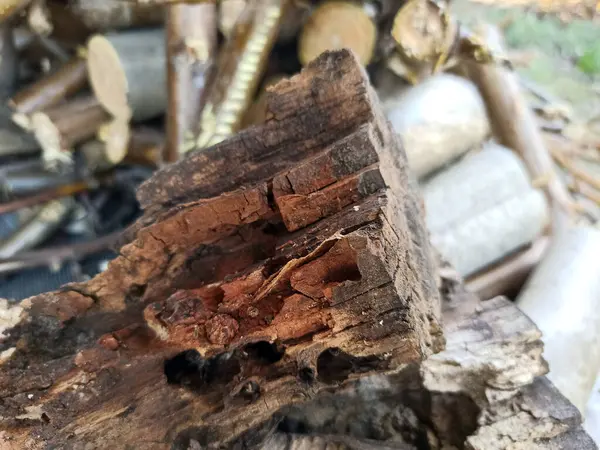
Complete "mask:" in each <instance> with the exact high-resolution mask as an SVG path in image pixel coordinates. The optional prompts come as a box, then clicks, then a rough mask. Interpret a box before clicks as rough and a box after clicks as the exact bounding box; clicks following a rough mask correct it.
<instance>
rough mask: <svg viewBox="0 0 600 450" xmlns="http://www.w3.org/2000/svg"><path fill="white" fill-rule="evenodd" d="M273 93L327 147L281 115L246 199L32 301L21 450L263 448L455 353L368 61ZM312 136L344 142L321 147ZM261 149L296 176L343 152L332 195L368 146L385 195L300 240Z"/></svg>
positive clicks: (319, 222) (253, 155) (16, 418)
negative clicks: (387, 380)
mask: <svg viewBox="0 0 600 450" xmlns="http://www.w3.org/2000/svg"><path fill="white" fill-rule="evenodd" d="M327 79H330V80H331V79H335V80H336V83H335V86H332V83H330V82H327V81H325V82H323V81H324V80H327ZM271 94H272V95H271V97H270V100H269V105H270V111H271V112H274V111H277V112H278V113H279V114H281V115H282V116H283V117H291V116H293V115H296V114H298V113H299V112H300V113H304V114H307V116H308V117H315V116H317V117H321V118H323V119H325V120H324V124H323V125H324V128H323V129H322V131H321V133H322V135H321V136H320V137H319V134H318V133H315V129H314V123H313V122H310V121H309V122H305V123H304V124H302V122H297V123H298V125H299V126H298V127H296V128H291V127H285V128H280V126H277V127H276V126H275V122H276V121H277V120H278V118H277V117H272V118H270V119H269V120H268V121H267V123H266V124H265V125H263V126H261V127H255V128H252V129H249V130H247V131H246V132H245V133H246V134H245V135H244V138H245V141H244V142H245V145H246V148H245V150H246V152H247V153H246V154H247V155H248V158H247V159H246V160H245V161H243V160H239V161H238V163H239V164H240V165H243V167H241V168H240V169H241V170H242V171H243V172H244V173H246V176H247V177H248V178H247V181H246V184H245V186H244V187H243V188H234V189H233V190H226V191H222V192H216V193H215V195H214V196H212V197H210V198H198V197H196V199H195V200H183V201H181V202H178V203H176V204H173V205H172V207H170V208H168V209H167V208H165V209H163V210H162V211H158V212H156V211H153V212H150V211H146V213H145V216H144V217H142V219H141V220H140V222H139V223H138V227H136V228H135V229H134V230H133V233H132V234H131V236H130V237H131V238H132V241H131V242H130V243H129V244H127V245H125V246H123V247H121V249H120V252H119V254H120V256H118V257H117V258H116V259H115V260H114V261H112V262H111V263H110V264H109V267H108V268H107V270H106V271H104V272H102V273H101V274H100V275H98V276H97V277H95V278H94V279H92V280H90V281H88V282H85V283H78V284H71V285H68V286H65V287H64V288H63V289H62V290H60V291H57V292H54V293H47V294H42V295H41V296H38V297H34V298H31V299H28V300H26V301H25V307H26V309H27V311H26V312H24V313H23V316H22V317H23V320H22V322H20V323H19V324H18V325H16V326H15V327H13V328H12V329H11V330H9V331H7V332H6V333H7V335H8V338H7V339H5V340H4V342H2V343H1V344H0V351H6V350H9V352H8V353H5V355H6V354H9V355H10V356H9V359H8V360H7V361H6V362H5V363H3V364H1V365H0V397H1V398H2V399H3V402H2V403H1V404H0V415H1V416H2V418H3V419H2V422H0V430H1V432H2V433H3V436H6V437H7V438H9V439H10V441H7V442H8V443H9V444H10V445H11V446H12V447H13V448H23V446H25V447H26V446H34V447H35V446H46V445H47V446H53V445H61V444H60V443H64V442H66V440H67V439H68V442H69V445H72V446H74V447H78V446H90V447H93V448H98V449H103V448H115V446H117V447H119V448H128V447H131V446H133V447H135V448H154V449H168V448H180V447H181V448H188V447H189V446H190V445H196V444H191V440H194V441H197V442H198V445H203V446H206V447H208V448H215V447H225V448H228V447H230V446H232V445H234V443H236V444H237V445H240V446H241V447H246V448H248V447H252V446H255V447H259V448H260V444H261V442H262V441H263V440H264V437H265V433H264V427H263V426H262V425H264V424H268V423H270V422H271V415H272V413H273V412H275V411H277V410H278V409H279V408H280V407H282V406H284V405H290V404H293V403H297V402H300V401H303V400H305V399H307V398H309V397H310V396H312V395H314V394H315V393H317V392H319V391H323V390H335V389H336V388H337V387H338V386H339V385H343V384H344V383H348V382H351V380H353V379H356V378H361V377H364V376H366V375H368V374H370V373H388V372H395V371H397V370H399V369H401V368H402V367H405V365H406V364H408V363H412V362H420V361H421V360H422V359H423V358H425V357H427V356H429V355H431V354H432V353H435V352H437V351H439V350H441V349H442V347H443V337H442V336H441V328H440V324H439V315H440V304H439V294H438V292H437V289H436V286H435V280H434V260H433V257H432V252H431V249H430V248H429V244H428V241H427V232H426V230H425V225H424V219H423V215H422V211H421V209H420V206H419V201H418V199H417V197H416V194H415V191H414V188H413V186H412V184H411V183H410V182H409V176H408V173H407V165H406V157H405V155H404V153H403V151H402V149H401V147H400V145H399V141H397V140H396V138H395V136H394V134H393V133H392V132H391V130H390V128H389V125H388V124H387V122H386V121H385V119H384V118H383V116H382V114H381V111H379V107H378V105H377V100H376V97H375V94H374V92H373V91H372V90H371V88H370V86H369V83H368V79H367V75H366V73H365V72H364V70H363V69H362V67H361V65H360V63H359V62H358V61H357V60H356V59H355V57H354V56H353V55H352V53H350V52H349V51H346V50H343V51H339V52H333V53H325V54H323V55H322V56H321V57H319V58H317V59H316V60H315V61H314V62H313V63H311V64H310V65H309V66H308V67H307V68H306V69H305V70H304V71H303V72H302V73H301V74H299V75H297V76H296V77H294V78H292V79H291V80H289V81H286V82H284V83H279V84H278V85H277V86H276V87H275V88H274V90H273V91H272V93H271ZM338 101H341V102H342V103H343V104H345V105H348V108H349V109H350V111H346V112H344V111H343V110H342V109H340V108H339V103H338ZM299 117H300V118H303V116H299ZM349 118H352V120H349ZM296 120H297V119H296ZM329 125H330V126H329ZM275 132H277V133H276V135H275V136H273V135H270V134H269V133H275ZM309 133H310V135H311V136H317V139H319V141H318V142H320V143H324V142H328V141H329V144H328V145H326V146H325V147H321V148H320V149H313V148H312V147H311V146H310V145H307V143H306V142H304V135H307V134H309ZM262 139H270V140H271V142H272V143H275V141H276V140H278V139H281V140H282V141H283V142H285V143H286V144H285V145H284V146H280V148H279V154H280V156H282V157H283V156H284V155H287V154H288V152H292V156H295V157H296V158H297V163H296V164H295V165H293V167H292V166H290V167H287V168H286V169H285V171H286V172H289V171H290V170H291V169H293V168H294V167H296V166H298V167H299V166H300V165H301V164H309V163H310V160H311V159H312V158H313V157H314V156H320V157H323V158H326V159H327V158H329V157H331V155H332V150H334V149H336V148H338V147H339V145H341V144H339V142H340V141H345V145H346V148H347V152H348V153H347V154H348V161H346V163H345V164H342V163H344V161H339V160H332V161H331V164H330V167H331V169H332V170H331V171H330V172H329V174H328V176H330V177H337V178H338V180H339V181H337V182H335V183H334V184H336V183H342V182H343V181H344V180H346V179H347V178H352V177H353V176H354V175H355V174H356V173H361V170H360V169H352V167H350V166H351V162H352V161H353V160H354V157H355V156H356V155H358V156H360V155H361V154H362V153H363V152H367V150H366V149H368V153H369V154H374V155H375V156H376V162H375V163H374V164H373V166H374V167H375V166H376V167H378V170H379V175H380V178H381V179H383V180H384V184H383V185H382V187H381V188H380V189H378V190H376V192H374V193H373V194H371V195H368V196H366V197H360V198H358V199H357V200H356V201H355V202H354V203H352V204H349V205H347V206H344V205H343V204H336V199H335V198H330V200H331V202H330V203H328V205H329V207H330V210H329V212H328V214H329V215H328V216H327V217H323V218H315V219H314V221H312V223H310V224H309V225H307V226H305V227H304V228H301V229H298V230H296V231H290V230H288V229H287V228H286V226H285V221H284V219H283V216H284V215H285V214H286V213H285V212H280V211H279V210H278V209H277V207H276V205H275V203H274V200H269V199H274V198H275V193H274V192H273V189H274V188H273V187H272V186H273V185H274V178H275V177H276V176H278V175H282V171H281V170H278V169H277V168H274V167H271V168H270V169H268V170H269V171H270V172H268V173H267V172H265V171H255V172H253V173H252V172H251V171H249V170H248V169H249V168H250V167H254V166H256V165H257V164H258V163H259V162H260V161H262V159H263V158H264V152H265V148H266V147H265V145H263V144H264V142H261V140H262ZM239 142H240V141H239V137H233V138H231V139H229V140H226V141H224V142H222V143H221V144H220V146H219V147H217V148H211V149H208V150H207V151H206V152H202V155H204V156H205V157H209V158H211V160H212V161H213V164H207V165H205V166H204V167H203V168H202V169H201V170H200V171H198V172H197V173H196V177H199V179H201V180H205V179H206V176H208V175H210V174H212V173H213V171H214V170H215V169H217V167H218V165H219V164H220V159H221V158H222V157H223V156H224V155H227V159H229V160H230V161H231V154H232V153H233V152H234V150H235V149H238V151H239ZM314 144H315V142H314V141H313V145H314ZM219 148H220V149H221V150H222V152H221V151H219ZM225 148H226V149H227V151H223V149H225ZM373 152H374V153H373ZM198 154H200V153H198ZM328 155H329V156H328ZM194 156H195V155H190V157H189V158H188V161H189V160H192V159H193V157H194ZM283 159H284V160H286V158H283ZM290 159H291V157H289V158H287V161H289V160H290ZM363 159H364V158H363ZM185 163H186V161H180V162H178V163H175V164H173V165H170V166H168V168H166V169H164V171H168V172H170V171H172V170H173V168H174V167H186V166H187V164H185ZM279 169H281V166H280V168H279ZM336 169H338V170H336ZM164 171H163V172H159V175H157V176H156V178H154V179H153V180H152V182H151V183H150V184H152V183H156V182H157V180H160V178H161V177H163V176H165V172H164ZM170 173H172V172H170ZM221 175H222V177H223V178H224V179H225V181H226V182H227V183H229V182H230V179H229V176H228V174H226V173H225V172H222V174H221ZM322 182H323V181H322V180H318V179H316V180H315V182H314V183H312V185H311V187H310V189H309V188H306V189H305V191H303V192H306V193H307V194H314V193H318V192H320V191H323V188H322V187H321V186H322ZM187 185H188V192H187V193H189V192H192V191H194V188H195V186H191V185H190V184H189V183H187ZM223 185H224V183H223V182H221V183H220V184H219V185H218V186H220V187H222V186H223ZM212 188H213V189H216V187H215V186H212ZM291 188H292V189H295V188H294V185H292V186H291ZM294 192H299V191H294ZM340 192H345V191H344V190H343V189H340ZM296 195H302V194H296ZM184 197H185V196H184ZM149 217H152V222H151V223H148V222H147V219H148V218H149ZM307 223H308V222H307ZM34 330H35V331H34ZM32 331H33V332H32ZM17 342H19V345H18V346H17ZM17 347H18V348H17ZM25 367H26V369H25ZM83 380H89V381H83ZM75 386H77V392H75V391H74V390H73V389H75ZM31 395H33V398H32V397H31ZM157 405H160V409H161V414H158V415H157V414H156V407H157ZM28 414H30V415H28ZM25 415H28V416H27V417H31V418H30V419H27V418H25V419H21V418H23V417H25ZM4 418H6V419H4ZM46 418H47V419H49V421H48V420H47V419H46ZM58 421H60V424H61V425H60V426H56V425H57V423H58ZM255 427H258V429H257V430H255V429H254V428H255ZM15 446H16V447H15ZM9 448H10V447H9Z"/></svg>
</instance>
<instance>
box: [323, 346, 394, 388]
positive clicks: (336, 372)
mask: <svg viewBox="0 0 600 450" xmlns="http://www.w3.org/2000/svg"><path fill="white" fill-rule="evenodd" d="M385 365H386V363H385V361H383V360H380V359H379V358H377V357H374V356H373V357H360V358H357V357H356V356H352V355H349V354H347V353H345V352H343V351H341V350H340V349H338V348H331V349H327V350H324V351H323V352H321V354H320V355H319V357H318V358H317V378H318V379H319V380H320V381H322V382H323V383H326V384H333V383H340V382H342V381H344V380H346V379H347V378H348V377H349V376H350V374H353V373H364V372H369V371H372V370H376V369H381V368H384V367H385Z"/></svg>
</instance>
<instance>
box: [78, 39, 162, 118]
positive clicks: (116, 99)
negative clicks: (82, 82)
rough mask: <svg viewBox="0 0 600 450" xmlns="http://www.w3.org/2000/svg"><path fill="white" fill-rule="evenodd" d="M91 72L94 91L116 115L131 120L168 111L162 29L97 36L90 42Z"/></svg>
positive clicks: (89, 67) (90, 76)
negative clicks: (166, 108) (166, 109)
mask: <svg viewBox="0 0 600 450" xmlns="http://www.w3.org/2000/svg"><path fill="white" fill-rule="evenodd" d="M87 62H88V73H89V79H90V83H91V85H92V89H93V90H94V94H95V95H96V97H97V98H98V101H99V102H100V104H102V106H104V108H105V109H106V110H107V111H108V112H110V113H111V114H112V115H113V116H115V117H117V118H119V119H123V120H126V121H128V120H129V119H133V120H144V119H149V118H151V117H156V116H158V115H160V114H161V113H163V112H164V110H165V107H166V104H167V93H166V69H165V67H166V49H165V34H164V31H163V30H161V29H151V30H134V31H126V32H122V33H109V34H106V35H95V36H93V37H92V38H91V39H90V41H89V43H88V58H87Z"/></svg>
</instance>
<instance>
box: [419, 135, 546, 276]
mask: <svg viewBox="0 0 600 450" xmlns="http://www.w3.org/2000/svg"><path fill="white" fill-rule="evenodd" d="M482 174H485V176H482ZM423 197H424V199H425V209H426V211H427V227H428V229H429V230H430V232H431V241H432V243H433V244H434V246H435V247H436V248H437V249H438V250H439V251H440V252H441V253H442V255H444V257H445V258H447V259H448V260H449V261H450V262H451V263H452V264H453V265H454V267H455V268H456V269H457V270H458V271H459V273H460V274H461V275H463V276H467V275H471V274H473V273H475V272H477V271H479V270H481V269H483V268H485V267H486V266H489V265H490V264H492V263H494V262H496V261H498V260H500V259H502V258H503V257H504V256H507V255H508V254H510V253H512V252H514V251H515V250H518V249H519V248H522V247H523V246H525V245H528V244H529V243H530V242H532V241H533V240H534V239H535V238H537V237H538V236H539V235H540V234H541V233H542V231H543V230H544V227H545V226H546V224H547V222H548V216H549V212H548V206H547V203H546V200H545V198H544V195H543V193H542V192H541V191H540V190H538V189H535V188H534V187H532V186H531V182H530V180H529V176H528V174H527V169H526V167H525V166H524V164H523V163H522V161H521V159H520V158H519V157H518V156H517V155H516V154H515V153H514V152H512V151H510V150H509V149H507V148H505V147H501V146H499V145H497V144H492V143H489V144H487V145H486V146H485V147H484V149H483V150H481V151H479V152H477V153H474V154H472V155H467V157H465V158H464V159H463V160H461V161H460V162H458V163H456V164H455V165H453V166H451V167H449V168H448V169H446V170H445V171H443V172H441V173H439V174H438V175H436V176H434V177H432V178H431V179H429V180H428V181H427V182H425V183H424V184H423Z"/></svg>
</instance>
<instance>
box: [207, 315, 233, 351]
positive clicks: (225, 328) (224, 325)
mask: <svg viewBox="0 0 600 450" xmlns="http://www.w3.org/2000/svg"><path fill="white" fill-rule="evenodd" d="M239 328H240V326H239V324H238V323H237V320H235V319H234V318H233V317H231V316H230V315H228V314H217V315H216V316H214V317H213V318H211V319H210V320H208V321H207V322H206V337H207V338H208V340H209V341H210V342H211V343H212V344H219V345H226V344H229V343H230V342H231V341H232V340H233V338H234V337H235V335H236V334H237V332H238V330H239Z"/></svg>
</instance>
